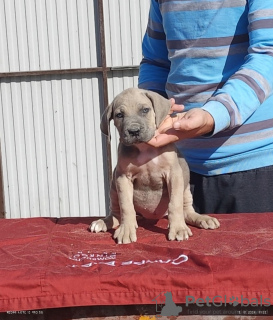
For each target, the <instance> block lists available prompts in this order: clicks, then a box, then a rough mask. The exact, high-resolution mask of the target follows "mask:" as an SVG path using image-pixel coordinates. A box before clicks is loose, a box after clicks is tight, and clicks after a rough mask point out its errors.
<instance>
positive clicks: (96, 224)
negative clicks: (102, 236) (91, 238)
mask: <svg viewBox="0 0 273 320" xmlns="http://www.w3.org/2000/svg"><path fill="white" fill-rule="evenodd" d="M90 231H91V232H96V233H98V232H101V231H103V232H106V231H107V226H106V223H105V222H104V220H103V219H99V220H96V221H93V222H92V223H91V225H90Z"/></svg>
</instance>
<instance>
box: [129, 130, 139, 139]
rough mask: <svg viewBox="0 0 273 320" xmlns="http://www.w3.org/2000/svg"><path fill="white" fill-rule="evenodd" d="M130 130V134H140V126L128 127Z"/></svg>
mask: <svg viewBox="0 0 273 320" xmlns="http://www.w3.org/2000/svg"><path fill="white" fill-rule="evenodd" d="M128 132H129V134H130V136H132V137H137V136H139V132H140V129H139V128H131V129H128Z"/></svg>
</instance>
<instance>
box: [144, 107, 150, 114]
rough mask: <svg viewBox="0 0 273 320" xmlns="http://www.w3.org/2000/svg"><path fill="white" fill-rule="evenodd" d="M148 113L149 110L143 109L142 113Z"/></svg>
mask: <svg viewBox="0 0 273 320" xmlns="http://www.w3.org/2000/svg"><path fill="white" fill-rule="evenodd" d="M149 111H150V108H143V109H142V113H148V112H149Z"/></svg>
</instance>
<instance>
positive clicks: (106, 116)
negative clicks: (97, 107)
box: [100, 102, 113, 140]
mask: <svg viewBox="0 0 273 320" xmlns="http://www.w3.org/2000/svg"><path fill="white" fill-rule="evenodd" d="M112 119H113V102H112V103H110V104H109V105H108V106H107V108H106V109H105V110H104V112H103V114H102V117H101V122H100V129H101V131H102V132H103V133H104V134H105V135H106V136H108V140H110V138H111V134H110V121H111V120H112Z"/></svg>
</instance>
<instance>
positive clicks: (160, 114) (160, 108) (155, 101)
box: [144, 90, 171, 128]
mask: <svg viewBox="0 0 273 320" xmlns="http://www.w3.org/2000/svg"><path fill="white" fill-rule="evenodd" d="M144 92H145V94H146V96H147V97H148V98H149V99H150V100H151V102H152V105H153V107H154V111H155V124H156V127H157V128H158V127H159V125H160V123H161V122H162V121H163V120H164V119H165V118H166V116H167V115H168V113H169V112H170V109H171V102H170V100H168V99H166V98H164V97H162V96H161V95H160V94H158V93H156V92H153V91H149V90H144Z"/></svg>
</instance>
